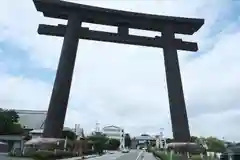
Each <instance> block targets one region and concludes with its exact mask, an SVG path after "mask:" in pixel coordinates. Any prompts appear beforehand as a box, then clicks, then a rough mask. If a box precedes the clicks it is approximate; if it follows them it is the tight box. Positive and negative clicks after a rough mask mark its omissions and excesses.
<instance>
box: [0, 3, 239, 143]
mask: <svg viewBox="0 0 240 160" xmlns="http://www.w3.org/2000/svg"><path fill="white" fill-rule="evenodd" d="M78 2H81V3H87V4H92V5H99V6H103V7H110V8H115V9H124V10H131V11H139V12H146V13H154V14H167V15H172V16H187V17H202V18H204V19H205V20H206V23H205V24H204V26H203V27H202V28H201V29H200V31H199V32H198V33H197V34H196V35H195V36H192V37H191V36H190V37H187V36H181V37H184V40H192V41H196V42H199V46H200V51H206V49H207V48H209V47H210V46H212V45H213V44H214V45H213V47H212V49H211V50H208V51H207V53H204V54H202V55H200V56H199V57H198V58H195V59H192V60H189V59H188V58H189V57H191V56H192V55H197V54H200V53H191V52H189V53H188V52H179V58H180V65H181V72H182V79H183V87H184V91H185V97H186V104H187V109H188V115H189V117H190V124H191V132H192V133H193V134H196V135H204V136H207V135H215V136H218V137H223V136H224V137H226V138H228V139H231V140H239V139H240V137H239V136H238V135H236V134H235V133H234V131H236V130H237V129H238V128H239V127H238V126H237V125H236V124H237V123H236V122H237V119H236V122H234V121H233V120H232V119H235V117H237V116H238V114H239V111H238V105H239V102H238V101H237V95H239V94H238V93H239V87H238V86H240V84H239V82H240V81H239V79H240V78H239V76H238V75H237V73H238V72H237V68H239V63H238V61H237V60H238V59H239V58H240V57H239V56H240V55H239V54H238V48H237V47H238V45H237V42H239V40H240V38H239V37H240V36H239V35H240V32H239V31H237V30H236V27H238V26H237V23H235V22H233V23H232V24H229V25H228V27H227V28H223V31H222V32H221V33H220V34H218V35H217V36H215V37H209V36H208V34H209V33H211V32H212V31H213V30H214V28H212V26H213V25H214V24H215V22H216V20H217V19H218V18H219V17H218V15H219V14H220V13H222V12H225V11H227V10H228V6H229V3H227V1H225V0H222V1H219V0H212V1H207V0H206V1H205V0H199V1H194V3H193V1H186V0H179V1H158V0H156V1H137V2H136V1H126V2H124V3H122V1H121V3H120V1H114V2H112V1H107V0H105V1H101V3H99V4H98V3H96V2H99V1H94V0H92V1H85V2H84V1H78ZM103 2H104V3H103ZM12 4H14V6H11V5H12ZM20 4H21V5H20ZM10 6H11V7H10ZM223 6H224V7H225V8H223ZM0 10H1V13H2V15H1V16H0V34H1V35H3V36H1V38H0V42H1V41H6V40H10V41H11V42H12V43H14V44H16V46H18V47H22V48H23V49H25V50H28V51H29V53H28V54H29V57H30V58H31V59H32V60H33V63H34V64H36V65H38V66H41V67H44V68H49V69H52V70H55V69H56V65H57V62H58V58H59V53H60V50H61V44H62V39H61V38H57V37H48V36H39V35H37V32H36V30H37V26H38V24H39V23H54V24H57V23H66V22H65V21H59V20H54V21H53V20H50V19H46V18H44V17H43V16H42V15H41V14H40V13H38V12H37V11H36V10H35V8H34V5H33V3H32V2H30V1H27V0H24V1H21V3H20V2H18V1H13V0H9V1H4V2H3V4H1V7H0ZM21 16H22V18H16V17H21ZM233 30H234V32H233ZM0 66H1V64H0ZM4 67H7V66H4ZM0 88H1V90H0V104H1V106H4V107H7V108H31V109H46V108H47V106H48V102H49V96H50V94H51V88H52V84H51V83H47V82H42V81H40V80H36V79H34V80H32V79H28V77H16V76H14V75H7V74H6V73H4V74H3V72H2V74H1V75H0ZM213 119H214V121H213ZM96 121H99V122H100V123H101V125H107V124H116V125H120V126H123V127H125V128H126V130H127V131H129V132H131V133H132V134H140V133H142V132H149V133H157V132H159V129H160V128H162V127H163V128H165V131H166V134H167V135H171V123H170V117H169V109H168V98H167V88H166V82H165V70H164V63H163V56H162V50H161V49H154V48H146V47H145V48H144V47H136V46H127V45H117V44H110V43H100V42H92V41H84V40H80V41H79V48H78V56H77V60H76V66H75V71H74V77H73V83H72V90H71V96H70V101H69V107H68V113H67V117H66V123H65V124H66V125H68V126H74V123H80V124H81V125H82V126H83V127H84V128H85V130H88V131H89V130H91V129H92V128H94V125H95V122H96ZM209 121H211V122H209ZM203 122H205V123H203ZM222 125H224V126H227V127H226V131H225V130H223V131H222V132H218V131H219V128H221V126H222ZM212 126H214V127H212Z"/></svg>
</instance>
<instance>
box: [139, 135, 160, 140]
mask: <svg viewBox="0 0 240 160" xmlns="http://www.w3.org/2000/svg"><path fill="white" fill-rule="evenodd" d="M135 139H136V140H154V139H155V138H154V137H152V136H149V135H147V136H136V137H135Z"/></svg>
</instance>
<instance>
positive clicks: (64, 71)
mask: <svg viewBox="0 0 240 160" xmlns="http://www.w3.org/2000/svg"><path fill="white" fill-rule="evenodd" d="M80 26H81V24H80V22H79V17H78V15H77V14H71V15H70V16H69V18H68V24H67V29H66V32H65V35H64V40H63V46H62V51H61V55H60V60H59V64H58V68H57V74H56V78H55V82H54V86H53V90H52V96H51V99H50V104H49V108H48V113H47V117H46V120H45V124H44V131H43V137H56V138H58V137H60V136H61V134H62V132H61V131H62V129H63V124H64V120H65V116H66V111H67V106H68V99H69V93H70V88H71V82H72V76H73V71H74V65H75V59H76V54H77V48H78V41H79V36H78V34H77V33H78V29H79V27H80ZM56 107H57V108H56Z"/></svg>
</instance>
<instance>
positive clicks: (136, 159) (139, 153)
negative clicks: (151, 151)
mask: <svg viewBox="0 0 240 160" xmlns="http://www.w3.org/2000/svg"><path fill="white" fill-rule="evenodd" d="M142 153H143V151H141V152H140V153H139V154H138V156H137V158H136V160H138V159H139V157H140V156H141V155H142Z"/></svg>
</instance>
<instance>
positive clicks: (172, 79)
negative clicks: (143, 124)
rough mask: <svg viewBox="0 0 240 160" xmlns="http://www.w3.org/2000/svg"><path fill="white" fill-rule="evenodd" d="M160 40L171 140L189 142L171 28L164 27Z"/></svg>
mask: <svg viewBox="0 0 240 160" xmlns="http://www.w3.org/2000/svg"><path fill="white" fill-rule="evenodd" d="M162 38H163V40H164V47H163V55H164V64H165V72H166V80H167V88H168V99H169V107H170V115H171V121H172V132H173V138H174V141H175V142H189V141H190V131H189V124H188V117H187V111H186V105H185V100H184V94H183V87H182V80H181V74H180V69H179V62H178V55H177V48H176V47H175V44H174V39H175V37H174V32H173V30H172V26H166V27H165V29H164V31H163V32H162Z"/></svg>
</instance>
